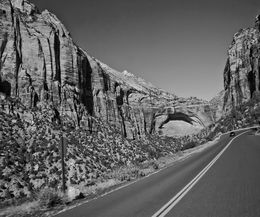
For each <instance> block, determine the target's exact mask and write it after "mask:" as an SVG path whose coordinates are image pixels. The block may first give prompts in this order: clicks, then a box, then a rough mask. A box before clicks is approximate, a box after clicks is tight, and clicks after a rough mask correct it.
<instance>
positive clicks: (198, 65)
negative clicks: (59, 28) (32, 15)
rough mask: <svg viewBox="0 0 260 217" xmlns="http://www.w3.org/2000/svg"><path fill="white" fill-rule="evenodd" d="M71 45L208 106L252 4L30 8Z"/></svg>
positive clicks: (92, 3)
mask: <svg viewBox="0 0 260 217" xmlns="http://www.w3.org/2000/svg"><path fill="white" fill-rule="evenodd" d="M30 1H31V2H32V3H34V4H35V5H36V6H37V7H38V8H39V9H40V10H44V9H47V10H49V11H50V12H52V13H54V14H55V15H56V16H57V17H58V18H59V19H60V20H61V21H62V23H63V24H64V25H65V26H66V28H67V29H68V30H69V31H70V33H71V35H72V38H73V40H74V41H75V42H76V44H77V45H79V46H80V47H81V48H83V49H84V50H86V51H87V52H88V53H89V54H90V55H92V56H94V57H96V58H97V59H99V60H101V61H102V62H104V63H106V64H108V65H109V66H111V67H112V68H114V69H117V70H118V71H124V70H127V71H129V72H132V73H133V74H135V75H137V76H141V77H142V78H144V79H145V80H147V81H150V82H151V83H153V84H154V85H155V86H157V87H160V88H162V89H164V90H166V91H168V92H171V93H174V94H176V95H177V96H182V97H189V96H196V97H198V98H202V99H207V100H210V99H211V98H212V97H214V96H215V95H216V94H217V93H218V92H219V91H220V90H222V89H223V70H224V66H225V62H226V59H227V49H228V47H229V45H230V43H231V41H232V37H233V35H234V34H235V33H236V32H237V31H238V30H239V29H241V28H247V27H251V26H253V25H254V19H255V17H256V15H257V14H260V1H259V0H214V1H213V0H73V1H69V0H30Z"/></svg>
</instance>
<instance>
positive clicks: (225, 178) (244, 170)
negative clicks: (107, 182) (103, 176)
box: [57, 134, 260, 217]
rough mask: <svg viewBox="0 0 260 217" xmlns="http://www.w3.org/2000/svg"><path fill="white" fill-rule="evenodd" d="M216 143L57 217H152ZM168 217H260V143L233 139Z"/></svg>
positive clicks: (221, 145) (212, 152) (223, 143)
mask: <svg viewBox="0 0 260 217" xmlns="http://www.w3.org/2000/svg"><path fill="white" fill-rule="evenodd" d="M229 141H230V138H229V136H228V135H225V136H222V137H221V139H220V141H219V143H218V144H216V145H214V146H212V147H209V148H207V149H206V150H205V151H203V152H201V153H196V154H194V155H192V156H191V157H189V158H188V159H186V160H184V161H180V162H178V163H176V164H175V165H174V166H171V167H168V168H166V169H164V170H162V171H160V172H159V173H156V174H154V175H152V176H150V177H147V178H145V179H142V180H140V181H138V182H136V183H134V184H132V185H129V186H127V187H125V188H122V189H120V190H118V191H115V192H113V193H111V194H108V195H106V196H104V197H102V198H99V199H96V200H93V201H90V202H88V203H86V204H83V205H81V206H78V207H76V208H73V209H71V210H68V211H66V212H63V213H60V214H59V215H57V216H58V217H69V216H71V217H85V216H86V217H91V216H93V217H101V216H102V217H117V216H118V217H130V216H131V217H138V216H142V217H143V216H152V215H153V214H154V213H156V212H157V211H158V210H159V209H160V208H161V207H163V206H164V205H165V203H167V202H168V201H169V200H170V199H171V198H172V197H173V196H174V195H176V194H177V193H178V192H179V191H180V190H181V189H182V188H183V187H184V186H185V185H186V184H187V183H189V182H190V181H191V180H192V179H193V178H194V177H195V176H196V175H197V174H198V173H199V172H200V171H201V170H203V168H205V167H206V166H207V165H208V164H209V162H211V161H212V159H213V158H214V157H215V156H216V155H217V154H218V153H219V152H220V151H221V150H223V148H224V147H225V146H226V145H227V144H228V142H229ZM167 216H180V217H181V216H185V217H188V216H192V217H194V216H200V217H203V216H205V217H208V216H210V217H213V216H223V217H224V216H236V217H237V216H243V217H245V216H254V217H256V216H260V137H256V136H252V135H247V134H245V135H243V136H241V137H240V139H239V138H238V139H235V141H234V142H232V143H231V145H230V147H228V149H227V150H226V151H225V152H224V154H223V155H222V156H221V157H220V158H219V159H218V160H217V161H216V163H215V164H214V165H213V166H212V167H211V168H210V169H209V171H208V172H207V173H206V174H205V175H204V176H203V177H202V178H201V179H200V180H199V181H198V183H197V184H195V186H194V187H193V188H192V189H191V190H190V191H189V192H188V193H187V194H186V195H185V196H184V197H183V198H182V199H181V200H180V202H179V203H178V204H177V205H176V206H175V207H174V208H173V209H172V210H170V212H169V213H168V215H167Z"/></svg>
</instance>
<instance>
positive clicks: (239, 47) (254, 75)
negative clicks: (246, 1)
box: [224, 16, 260, 111]
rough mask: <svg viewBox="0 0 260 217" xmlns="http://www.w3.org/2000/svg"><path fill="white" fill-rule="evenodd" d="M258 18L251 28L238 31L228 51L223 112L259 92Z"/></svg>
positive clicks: (259, 33) (259, 48)
mask: <svg viewBox="0 0 260 217" xmlns="http://www.w3.org/2000/svg"><path fill="white" fill-rule="evenodd" d="M259 31H260V16H257V17H256V19H255V25H254V27H252V28H246V29H241V30H239V31H238V32H237V33H236V34H235V35H234V37H233V41H232V43H231V45H230V47H229V49H228V59H227V63H226V66H225V70H224V89H225V94H224V111H230V110H231V109H232V107H237V106H240V105H241V104H243V103H244V102H247V101H248V100H250V99H252V98H253V97H254V95H258V94H259V91H260V81H259V78H260V62H259V60H260V32H259Z"/></svg>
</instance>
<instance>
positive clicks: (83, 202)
mask: <svg viewBox="0 0 260 217" xmlns="http://www.w3.org/2000/svg"><path fill="white" fill-rule="evenodd" d="M251 128H254V127H248V128H241V129H238V130H236V131H241V130H247V129H251ZM230 132H232V131H230ZM230 132H226V133H223V134H222V135H225V134H228V133H230ZM185 159H186V158H185V157H184V158H181V159H178V160H177V161H178V162H181V161H183V160H185ZM168 167H170V166H166V167H163V168H161V169H159V170H157V171H155V172H153V173H150V174H148V175H147V176H145V177H142V178H140V179H137V180H134V181H131V182H130V183H126V184H122V186H120V187H118V188H115V189H113V190H111V191H108V192H106V193H104V194H102V195H98V196H96V197H94V198H91V199H88V200H85V201H82V202H81V203H77V204H74V205H71V206H69V207H66V208H65V209H62V210H59V211H58V212H55V211H50V213H51V216H56V215H59V214H61V213H63V212H67V211H69V210H71V209H74V208H76V207H78V206H81V205H84V204H86V203H89V202H91V201H94V200H97V199H99V198H102V197H104V196H106V195H108V194H111V193H113V192H115V191H118V190H121V189H122V188H125V187H128V186H130V185H132V184H134V183H136V182H138V181H141V180H143V179H146V178H148V177H149V176H153V175H155V174H157V173H159V172H161V171H163V170H165V169H167V168H168Z"/></svg>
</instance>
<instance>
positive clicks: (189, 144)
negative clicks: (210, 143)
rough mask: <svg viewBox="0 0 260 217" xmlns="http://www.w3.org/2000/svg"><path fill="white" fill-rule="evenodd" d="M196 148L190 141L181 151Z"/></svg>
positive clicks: (194, 143)
mask: <svg viewBox="0 0 260 217" xmlns="http://www.w3.org/2000/svg"><path fill="white" fill-rule="evenodd" d="M195 146H196V142H194V141H191V142H188V143H186V144H185V145H184V146H183V147H182V148H181V150H182V151H183V150H186V149H190V148H194V147H195Z"/></svg>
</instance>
